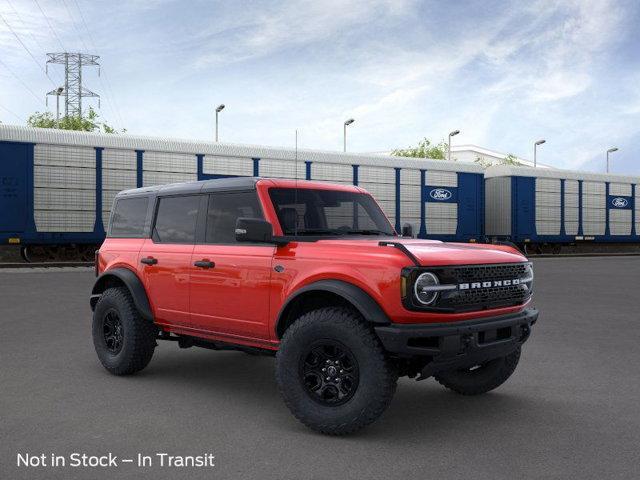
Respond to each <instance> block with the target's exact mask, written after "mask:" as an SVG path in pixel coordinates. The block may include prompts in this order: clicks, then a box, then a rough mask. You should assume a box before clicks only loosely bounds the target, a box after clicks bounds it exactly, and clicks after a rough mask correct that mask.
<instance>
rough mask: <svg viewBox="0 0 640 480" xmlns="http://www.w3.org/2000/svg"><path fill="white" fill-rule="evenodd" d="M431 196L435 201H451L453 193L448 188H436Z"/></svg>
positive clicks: (431, 192) (430, 193)
mask: <svg viewBox="0 0 640 480" xmlns="http://www.w3.org/2000/svg"><path fill="white" fill-rule="evenodd" d="M429 196H430V197H431V198H433V199H434V200H449V199H450V198H451V196H452V193H451V191H449V190H447V189H446V188H434V189H433V190H431V191H430V192H429Z"/></svg>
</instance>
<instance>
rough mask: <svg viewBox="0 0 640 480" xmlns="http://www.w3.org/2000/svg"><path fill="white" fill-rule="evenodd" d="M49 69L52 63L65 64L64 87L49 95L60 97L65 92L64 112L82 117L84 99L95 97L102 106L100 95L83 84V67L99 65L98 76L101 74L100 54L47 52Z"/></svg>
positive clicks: (67, 114) (71, 115)
mask: <svg viewBox="0 0 640 480" xmlns="http://www.w3.org/2000/svg"><path fill="white" fill-rule="evenodd" d="M47 57H49V59H48V60H47V70H48V68H49V64H50V63H58V64H61V65H64V89H63V90H62V91H60V89H59V88H58V89H55V90H52V91H50V92H49V93H47V95H56V96H57V97H58V98H59V97H60V95H61V94H64V97H65V101H64V114H65V116H70V117H82V99H83V98H86V97H95V98H97V99H98V107H100V95H98V94H97V93H94V92H92V91H91V90H89V89H88V88H85V87H83V86H82V67H87V66H97V67H98V76H99V75H100V64H99V63H98V59H99V58H100V57H99V56H98V55H88V54H85V53H66V52H65V53H47Z"/></svg>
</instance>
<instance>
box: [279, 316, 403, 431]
mask: <svg viewBox="0 0 640 480" xmlns="http://www.w3.org/2000/svg"><path fill="white" fill-rule="evenodd" d="M397 379H398V375H397V372H396V371H395V369H394V368H393V367H392V365H391V363H390V362H389V361H388V360H387V358H386V356H385V353H384V351H383V349H382V346H381V345H380V342H379V341H378V338H377V337H376V336H375V334H374V332H373V331H372V329H371V328H370V327H369V326H368V325H366V324H365V323H364V322H363V321H362V319H361V317H360V316H359V315H358V314H357V313H355V312H353V311H351V310H348V309H345V308H335V307H330V308H321V309H319V310H314V311H312V312H309V313H307V314H305V315H302V316H301V317H300V318H299V319H298V320H296V321H295V322H294V323H293V325H292V326H291V327H289V329H288V330H287V331H286V332H285V334H284V336H283V338H282V342H281V343H280V349H279V351H278V353H277V355H276V380H277V383H278V388H279V390H280V393H281V394H282V397H283V398H284V401H285V403H286V405H287V407H289V410H291V412H292V413H293V414H294V415H295V416H296V418H297V419H298V420H300V421H301V422H302V423H304V424H305V425H307V426H308V427H310V428H312V429H314V430H316V431H319V432H321V433H326V434H330V435H344V434H347V433H352V432H355V431H356V430H359V429H361V428H363V427H364V426H366V425H368V424H370V423H372V422H373V421H375V420H376V419H377V418H378V417H379V416H380V415H382V413H383V412H384V411H385V410H386V408H387V407H388V406H389V403H390V402H391V399H392V398H393V394H394V393H395V390H396V383H397Z"/></svg>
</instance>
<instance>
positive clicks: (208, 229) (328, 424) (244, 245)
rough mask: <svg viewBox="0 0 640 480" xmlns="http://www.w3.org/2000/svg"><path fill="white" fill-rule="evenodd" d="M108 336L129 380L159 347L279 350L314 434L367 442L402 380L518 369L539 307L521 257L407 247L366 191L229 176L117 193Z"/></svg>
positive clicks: (101, 287)
mask: <svg viewBox="0 0 640 480" xmlns="http://www.w3.org/2000/svg"><path fill="white" fill-rule="evenodd" d="M96 273H97V275H98V279H97V281H96V283H95V285H94V287H93V292H92V295H91V307H92V309H93V311H94V314H93V342H94V345H95V349H96V352H97V354H98V358H99V359H100V361H101V362H102V364H103V365H104V367H105V368H106V369H107V370H108V371H109V372H111V373H113V374H116V375H127V374H132V373H135V372H137V371H139V370H142V369H143V368H144V367H146V365H147V364H148V363H149V361H150V360H151V357H152V356H153V352H154V349H155V348H156V345H157V343H156V341H157V340H172V341H177V342H178V344H179V345H180V346H181V347H185V348H186V347H191V346H197V347H204V348H210V349H213V350H230V349H232V350H241V351H245V352H249V353H261V354H266V355H275V357H276V380H277V383H278V386H279V389H280V392H281V394H282V396H283V397H284V401H285V403H286V404H287V406H288V407H289V409H290V410H291V411H292V412H293V414H294V415H295V416H296V417H297V418H298V419H299V420H300V421H301V422H303V423H304V424H305V425H307V426H309V427H311V428H313V429H315V430H318V431H320V432H323V433H328V434H334V435H338V434H345V433H349V432H353V431H355V430H357V429H359V428H362V427H363V426H365V425H367V424H369V423H371V422H373V421H374V420H375V419H376V418H378V417H379V416H380V415H381V414H382V412H383V411H384V410H385V409H386V408H387V406H388V405H389V403H390V401H391V398H392V396H393V394H394V392H395V389H396V382H397V379H398V377H399V376H409V377H411V378H417V379H418V380H422V379H425V378H428V377H431V376H433V377H434V378H435V379H436V380H437V381H438V382H440V383H441V384H442V385H444V386H445V387H447V388H449V389H451V390H454V391H456V392H458V393H461V394H463V395H475V394H480V393H485V392H487V391H489V390H492V389H494V388H496V387H498V386H499V385H501V384H502V383H503V382H505V381H506V380H507V378H509V376H510V375H511V374H512V373H513V371H514V370H515V368H516V365H517V364H518V360H519V358H520V349H521V346H522V344H523V343H524V342H525V341H526V340H527V338H528V337H529V333H530V329H531V326H532V325H533V324H534V323H535V321H536V319H537V316H538V312H537V311H536V310H534V309H532V308H529V307H528V304H529V302H530V300H531V293H532V283H533V271H532V268H531V264H530V263H529V262H528V261H527V259H526V258H525V257H524V256H523V255H522V254H520V252H518V251H517V250H516V249H514V248H511V247H509V246H500V245H473V244H452V243H441V242H439V241H429V240H415V239H411V238H402V237H398V236H397V235H396V233H395V231H394V229H393V227H392V226H391V224H390V223H389V220H388V219H387V218H386V217H385V215H384V213H383V212H382V210H381V209H380V207H379V206H378V204H377V203H376V202H375V200H374V199H373V197H372V196H371V195H369V194H368V193H367V192H366V191H365V190H363V189H362V188H359V187H357V186H345V185H333V184H328V183H320V182H307V181H294V180H276V179H264V178H228V179H218V180H207V181H201V182H193V183H182V184H172V185H166V186H159V187H150V188H139V189H135V190H128V191H125V192H121V193H120V194H118V196H117V197H116V200H115V203H114V208H113V211H112V215H111V221H110V225H109V231H108V236H107V239H106V240H105V242H104V243H103V245H102V246H101V248H100V250H99V251H98V252H97V254H96Z"/></svg>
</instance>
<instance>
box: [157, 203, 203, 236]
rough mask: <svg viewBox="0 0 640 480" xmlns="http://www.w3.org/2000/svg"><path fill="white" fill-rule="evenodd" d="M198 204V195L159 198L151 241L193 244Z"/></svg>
mask: <svg viewBox="0 0 640 480" xmlns="http://www.w3.org/2000/svg"><path fill="white" fill-rule="evenodd" d="M199 204H200V196H199V195H185V196H180V197H164V198H160V200H159V203H158V213H157V215H156V223H155V227H154V229H153V241H154V242H156V243H195V238H196V223H197V220H198V206H199Z"/></svg>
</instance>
